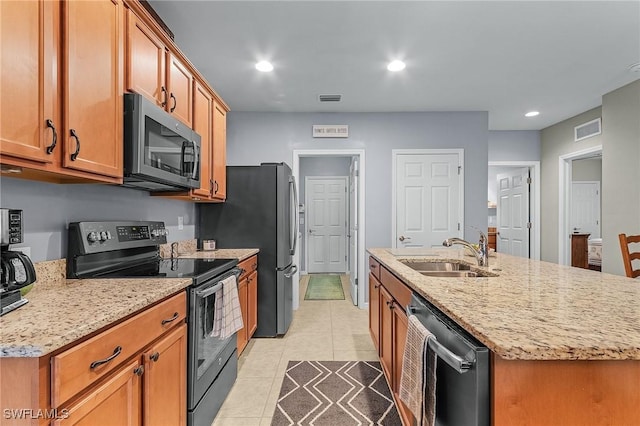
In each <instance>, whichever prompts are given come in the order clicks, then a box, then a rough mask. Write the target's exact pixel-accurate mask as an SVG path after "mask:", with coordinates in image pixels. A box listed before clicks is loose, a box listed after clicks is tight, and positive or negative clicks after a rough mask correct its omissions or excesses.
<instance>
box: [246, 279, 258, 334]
mask: <svg viewBox="0 0 640 426" xmlns="http://www.w3.org/2000/svg"><path fill="white" fill-rule="evenodd" d="M247 293H248V296H247V308H248V313H247V325H246V327H247V339H251V336H253V333H255V331H256V329H257V328H258V272H257V271H253V272H252V273H251V275H249V288H248V289H247Z"/></svg>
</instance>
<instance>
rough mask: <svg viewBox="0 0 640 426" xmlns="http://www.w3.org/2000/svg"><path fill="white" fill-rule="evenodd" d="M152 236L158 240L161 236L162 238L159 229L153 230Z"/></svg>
mask: <svg viewBox="0 0 640 426" xmlns="http://www.w3.org/2000/svg"><path fill="white" fill-rule="evenodd" d="M151 236H152V237H153V238H157V237H159V236H160V230H159V229H152V230H151Z"/></svg>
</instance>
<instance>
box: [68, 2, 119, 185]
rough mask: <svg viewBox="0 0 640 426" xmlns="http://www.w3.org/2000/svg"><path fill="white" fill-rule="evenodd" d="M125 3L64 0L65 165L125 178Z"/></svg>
mask: <svg viewBox="0 0 640 426" xmlns="http://www.w3.org/2000/svg"><path fill="white" fill-rule="evenodd" d="M122 14H123V9H122V4H121V3H120V2H117V1H113V0H96V1H69V2H64V3H63V17H64V19H63V22H66V25H65V26H64V37H63V40H64V46H63V55H64V58H65V62H66V67H64V68H63V69H64V77H63V87H64V88H65V96H64V103H63V111H64V117H65V126H64V127H65V133H64V135H62V141H63V142H64V143H63V146H64V148H65V149H64V157H63V164H64V166H65V167H69V168H73V169H78V170H83V171H88V172H93V173H99V174H104V175H107V176H114V177H122V172H123V170H122V161H123V160H122V120H123V118H122V114H123V104H122V103H123V95H122V86H123V84H122V75H123V72H122V70H123V67H122V49H121V46H122V36H123V31H122V21H123V19H122Z"/></svg>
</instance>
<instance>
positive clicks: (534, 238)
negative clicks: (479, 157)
mask: <svg viewBox="0 0 640 426" xmlns="http://www.w3.org/2000/svg"><path fill="white" fill-rule="evenodd" d="M488 165H489V167H492V166H494V167H529V169H530V170H532V171H533V176H532V177H531V189H532V190H533V199H529V217H531V213H533V220H531V226H532V227H533V235H530V236H529V243H530V244H531V243H532V245H533V247H531V248H530V250H529V258H530V259H535V260H540V223H541V222H540V162H539V161H489V162H488ZM488 184H489V182H487V185H488Z"/></svg>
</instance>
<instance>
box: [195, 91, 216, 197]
mask: <svg viewBox="0 0 640 426" xmlns="http://www.w3.org/2000/svg"><path fill="white" fill-rule="evenodd" d="M194 89H195V90H194V102H193V130H195V131H196V133H197V134H199V135H200V137H201V140H200V188H197V189H194V190H192V194H193V195H196V196H198V197H201V198H210V197H211V194H212V193H213V179H212V178H211V162H212V160H213V158H212V157H213V156H212V154H211V152H212V150H211V143H212V141H213V96H212V95H211V93H210V92H209V91H208V90H207V89H206V88H205V87H204V86H202V85H201V84H200V83H199V82H198V81H196V82H195V88H194Z"/></svg>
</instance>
